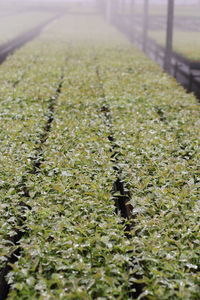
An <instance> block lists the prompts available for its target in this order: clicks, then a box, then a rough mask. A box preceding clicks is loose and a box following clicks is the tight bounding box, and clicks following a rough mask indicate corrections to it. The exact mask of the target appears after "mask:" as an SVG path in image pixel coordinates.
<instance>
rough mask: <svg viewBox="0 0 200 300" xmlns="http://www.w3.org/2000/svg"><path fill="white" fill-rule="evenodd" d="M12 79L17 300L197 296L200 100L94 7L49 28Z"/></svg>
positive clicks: (8, 192) (7, 122)
mask: <svg viewBox="0 0 200 300" xmlns="http://www.w3.org/2000/svg"><path fill="white" fill-rule="evenodd" d="M55 35H56V36H57V43H56V44H55V43H54V37H55ZM27 62H28V63H27ZM11 65H12V68H13V71H14V70H17V69H18V70H19V66H20V70H21V71H22V70H23V72H22V73H20V72H19V71H18V73H17V74H19V75H18V77H19V78H20V79H19V80H18V82H17V83H16V76H14V75H12V74H9V72H8V71H7V69H8V66H11ZM4 73H5V74H4ZM12 73H13V72H12ZM0 81H1V83H2V84H1V86H2V87H1V89H2V91H1V95H2V96H1V103H2V104H1V108H0V113H1V120H3V121H2V122H1V123H0V128H1V136H0V138H1V143H2V145H3V146H2V147H1V163H2V165H3V168H2V174H1V178H2V181H1V182H0V183H1V189H0V193H1V198H2V200H1V204H0V205H1V215H2V216H3V218H2V219H1V238H2V243H1V245H0V250H1V268H3V267H4V265H5V264H6V261H7V259H8V257H9V255H10V254H11V253H13V251H14V250H15V249H16V248H20V252H19V254H18V258H17V261H16V262H15V263H14V264H13V265H12V270H11V272H9V273H8V275H7V280H8V282H9V284H10V286H11V288H10V293H9V296H8V299H45V300H46V299H56V298H58V299H80V300H81V299H123V300H124V299H196V300H197V299H198V295H199V292H200V291H199V285H200V281H199V278H200V276H199V275H200V274H199V272H200V271H199V269H200V264H199V254H200V253H199V252H200V245H199V238H200V236H199V232H200V230H199V225H198V224H199V200H198V188H199V174H198V167H199V151H198V150H199V149H198V147H199V144H198V139H197V137H198V134H199V115H198V113H199V105H197V100H196V99H195V98H194V97H193V96H192V95H189V94H186V93H185V91H184V90H183V89H182V88H181V87H180V86H178V85H177V83H176V82H175V80H174V79H171V78H169V77H168V75H166V74H164V73H162V71H161V70H160V69H159V67H157V66H156V65H155V64H154V63H152V62H150V61H149V60H148V59H147V58H145V57H144V55H143V54H141V53H140V52H139V51H137V50H135V49H133V48H132V46H131V45H130V44H129V43H128V42H127V41H126V40H125V39H124V38H123V37H122V36H121V35H120V34H118V33H117V32H116V31H115V30H114V29H113V28H112V27H110V26H108V25H107V24H106V23H105V22H104V21H103V20H101V18H95V17H94V16H91V17H89V16H86V17H81V16H79V17H75V16H73V17H69V16H68V18H63V19H61V20H60V21H59V22H57V23H55V24H54V25H52V26H51V27H49V29H48V30H47V31H45V32H44V33H43V34H42V36H41V37H40V39H37V40H36V41H34V42H32V43H31V44H30V45H27V46H26V47H24V48H23V49H21V50H20V51H19V52H18V53H17V54H15V55H14V56H12V57H10V59H9V60H8V61H7V62H6V63H5V64H4V65H3V66H1V74H0ZM13 85H14V89H13ZM58 85H59V93H58ZM54 100H55V101H54ZM52 103H53V104H54V105H53V106H52ZM50 120H51V123H50ZM11 124H12V125H11ZM48 124H49V126H47V125H48ZM47 128H48V132H47ZM45 131H46V133H45ZM44 133H45V139H44V138H42V137H44ZM111 137H112V139H113V138H114V139H115V148H116V147H117V152H116V153H115V155H118V158H117V160H116V159H114V158H113V154H114V153H113V148H112V147H113V143H112V142H111V140H112V139H111ZM33 158H35V159H36V160H37V161H39V164H35V162H34V160H33ZM116 163H117V170H118V171H116ZM119 170H120V172H119ZM119 176H120V179H121V180H123V181H124V183H125V187H126V189H127V190H128V191H129V192H130V194H131V200H130V203H131V205H132V207H133V211H132V215H133V216H132V220H131V232H130V233H129V239H128V238H127V236H126V235H125V232H124V229H125V224H124V222H122V218H121V217H120V214H119V213H118V214H116V208H115V205H114V204H115V202H114V199H113V197H114V196H120V195H115V194H113V184H114V182H116V180H117V177H119ZM22 182H23V184H24V187H25V188H26V190H27V191H28V195H27V194H25V193H24V192H22V189H21V184H22ZM22 202H23V203H25V204H26V205H23V209H22V205H21V203H22ZM24 207H26V208H27V209H24ZM17 231H20V232H23V234H22V238H21V239H20V241H19V245H16V244H12V243H11V239H10V238H11V237H13V236H14V235H15V234H16V232H17Z"/></svg>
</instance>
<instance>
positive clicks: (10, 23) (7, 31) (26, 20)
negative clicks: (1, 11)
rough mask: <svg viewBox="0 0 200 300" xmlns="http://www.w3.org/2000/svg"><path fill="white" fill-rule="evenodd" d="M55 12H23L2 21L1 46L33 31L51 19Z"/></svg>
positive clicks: (0, 23)
mask: <svg viewBox="0 0 200 300" xmlns="http://www.w3.org/2000/svg"><path fill="white" fill-rule="evenodd" d="M52 16H53V12H39V11H35V12H34V11H33V12H31V11H30V12H28V11H27V12H23V13H20V14H19V13H18V14H12V15H10V16H9V15H8V16H7V17H4V18H1V20H0V45H2V44H5V43H6V42H9V41H11V40H12V39H14V38H16V37H17V36H19V35H20V34H22V33H25V32H27V31H28V30H31V29H33V28H34V27H36V26H37V25H39V24H40V23H43V22H44V21H45V20H48V19H50V18H51V17H52Z"/></svg>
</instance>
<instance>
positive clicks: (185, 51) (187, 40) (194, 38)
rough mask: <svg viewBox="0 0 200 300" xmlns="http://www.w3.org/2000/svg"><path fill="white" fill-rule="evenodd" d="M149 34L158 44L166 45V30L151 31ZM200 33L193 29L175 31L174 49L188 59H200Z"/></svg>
mask: <svg viewBox="0 0 200 300" xmlns="http://www.w3.org/2000/svg"><path fill="white" fill-rule="evenodd" d="M149 36H150V37H151V38H153V39H154V40H155V41H156V42H157V43H158V44H160V45H162V46H164V45H165V32H164V31H159V30H158V31H150V33H149ZM199 36H200V33H199V32H191V31H180V30H175V31H174V38H173V40H174V41H173V50H174V51H175V52H177V53H179V54H181V55H183V56H185V57H186V58H188V59H191V60H196V61H199V60H200V54H199V53H200V39H199Z"/></svg>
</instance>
